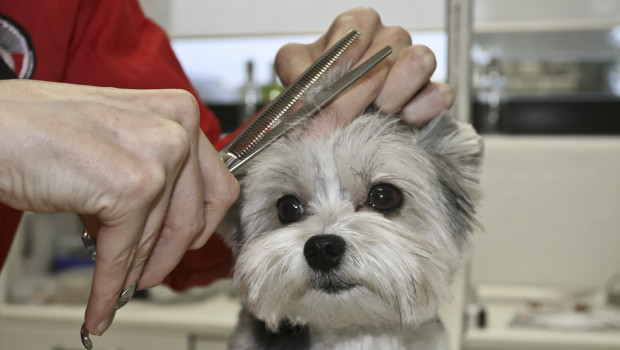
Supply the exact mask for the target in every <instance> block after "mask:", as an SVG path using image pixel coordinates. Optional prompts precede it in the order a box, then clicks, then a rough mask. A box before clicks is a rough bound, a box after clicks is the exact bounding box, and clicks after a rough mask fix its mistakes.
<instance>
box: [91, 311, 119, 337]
mask: <svg viewBox="0 0 620 350" xmlns="http://www.w3.org/2000/svg"><path fill="white" fill-rule="evenodd" d="M113 319H114V314H112V315H110V316H109V317H107V318H105V319H104V320H103V321H101V322H99V324H98V325H97V327H95V330H94V332H93V333H92V334H94V335H98V336H101V335H103V333H104V332H105V331H106V330H107V329H108V328H109V327H110V325H111V324H112V320H113Z"/></svg>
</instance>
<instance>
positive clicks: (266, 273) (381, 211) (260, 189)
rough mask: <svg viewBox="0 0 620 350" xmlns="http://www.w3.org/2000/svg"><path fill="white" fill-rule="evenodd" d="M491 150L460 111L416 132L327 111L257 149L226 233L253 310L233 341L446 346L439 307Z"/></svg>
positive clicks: (372, 116)
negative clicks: (346, 119)
mask: <svg viewBox="0 0 620 350" xmlns="http://www.w3.org/2000/svg"><path fill="white" fill-rule="evenodd" d="M482 148H483V147H482V141H481V138H480V137H479V136H478V135H477V134H476V132H475V131H474V130H473V128H472V127H471V126H469V125H466V124H462V123H457V122H455V121H453V120H452V119H451V118H450V117H448V116H442V117H438V118H435V119H434V120H432V121H431V122H430V123H429V124H428V125H427V126H426V127H424V128H423V129H422V130H421V131H417V130H415V129H413V128H411V127H409V126H406V125H404V124H402V123H401V122H400V120H399V119H398V117H397V116H387V115H383V114H381V113H379V112H367V113H364V114H362V115H360V116H359V117H357V118H356V119H354V120H353V121H352V122H350V123H348V124H346V125H342V123H340V122H338V118H334V117H333V116H330V115H327V114H320V115H317V116H315V117H314V118H313V119H311V120H309V121H308V122H307V123H306V124H305V125H304V126H302V127H298V128H296V129H295V130H294V131H293V132H292V133H289V134H288V135H287V136H286V137H284V138H282V139H281V140H279V141H278V142H276V143H275V144H274V145H273V146H271V147H270V148H269V149H267V150H266V151H265V152H263V153H262V154H261V155H259V156H257V157H256V158H255V159H254V160H253V161H251V163H250V164H249V165H248V167H247V173H246V174H245V175H244V176H243V177H242V178H241V179H240V181H241V185H242V194H241V197H240V200H239V203H238V205H237V206H236V208H235V209H233V210H232V211H231V212H230V213H229V218H228V220H229V221H228V224H226V225H224V227H223V229H222V231H224V233H223V236H224V237H225V238H226V240H227V241H228V243H229V244H230V245H231V247H232V248H233V252H234V254H235V257H236V265H235V271H234V281H235V286H236V288H237V289H238V290H239V293H240V296H241V300H242V304H243V311H242V312H241V314H240V320H239V324H238V325H237V328H236V330H235V332H234V334H233V336H232V339H231V342H230V349H235V350H236V349H253V350H255V349H424V350H428V349H445V348H447V346H448V345H447V337H446V333H445V331H444V329H443V326H442V324H441V322H440V321H439V320H438V318H437V311H438V309H439V307H440V305H441V304H442V303H443V302H444V301H445V300H447V299H449V298H450V284H451V281H452V277H453V274H454V272H455V271H456V270H457V269H459V267H460V265H461V255H462V250H463V248H464V246H465V245H466V244H467V243H468V241H469V236H470V233H471V230H472V226H473V225H474V219H473V215H474V211H475V204H476V202H477V200H478V198H479V197H480V190H479V186H478V184H479V175H480V166H481V161H482V153H483V152H482ZM231 222H232V223H233V224H232V225H230V224H231ZM227 225H230V226H228V227H234V228H232V229H226V226H227Z"/></svg>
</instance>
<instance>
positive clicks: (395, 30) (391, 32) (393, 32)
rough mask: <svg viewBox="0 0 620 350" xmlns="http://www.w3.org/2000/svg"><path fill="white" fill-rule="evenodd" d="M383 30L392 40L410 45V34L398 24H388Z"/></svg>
mask: <svg viewBox="0 0 620 350" xmlns="http://www.w3.org/2000/svg"><path fill="white" fill-rule="evenodd" d="M385 32H386V34H387V36H388V37H389V38H390V39H391V40H393V41H394V42H397V43H404V44H406V45H411V34H409V32H408V31H407V30H406V29H405V28H403V27H400V26H390V27H385Z"/></svg>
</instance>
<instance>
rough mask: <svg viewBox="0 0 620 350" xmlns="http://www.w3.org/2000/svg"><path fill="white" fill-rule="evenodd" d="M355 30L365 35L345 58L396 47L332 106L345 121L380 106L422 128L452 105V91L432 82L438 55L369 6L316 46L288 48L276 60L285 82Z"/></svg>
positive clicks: (343, 19) (337, 24) (341, 20)
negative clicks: (372, 104)
mask: <svg viewBox="0 0 620 350" xmlns="http://www.w3.org/2000/svg"><path fill="white" fill-rule="evenodd" d="M352 29H357V30H359V31H360V32H361V33H362V35H361V36H360V37H359V38H358V39H357V40H356V42H355V43H354V44H353V45H352V46H351V48H350V49H349V50H348V51H347V52H346V53H345V56H344V59H346V60H349V61H352V62H357V63H359V62H362V61H363V60H365V59H366V58H368V57H370V56H372V55H373V54H374V53H376V52H377V51H379V50H380V49H382V48H383V47H385V46H386V45H390V46H392V49H393V53H392V54H391V55H390V56H389V57H388V58H387V59H386V60H385V61H383V62H382V63H381V64H380V65H379V66H378V67H376V68H375V69H374V71H373V73H372V74H371V75H369V76H368V77H365V79H364V80H363V81H361V82H360V83H358V84H356V85H355V86H354V87H353V88H351V89H349V90H348V91H347V92H346V93H345V94H343V95H342V96H341V97H339V98H338V100H337V101H335V102H334V103H333V104H331V105H330V106H329V107H327V108H331V109H333V110H334V111H336V112H337V113H339V115H342V116H343V117H344V118H347V117H348V118H353V117H355V116H356V115H357V114H359V112H361V111H362V110H363V109H364V108H365V107H366V106H368V105H370V104H371V103H374V104H375V106H376V107H379V108H381V109H382V110H383V111H385V112H388V113H393V112H400V113H401V116H402V118H403V119H404V120H405V122H407V123H409V124H412V125H420V124H423V123H425V122H426V121H428V120H429V119H431V118H433V117H436V116H437V115H438V114H440V113H441V112H442V111H444V110H447V109H449V108H450V107H451V106H452V103H453V102H454V91H453V90H452V88H451V87H450V86H448V85H447V84H445V83H438V82H430V80H429V79H430V77H431V75H432V74H433V72H434V71H435V68H436V61H435V56H434V54H433V53H432V51H430V50H429V49H428V48H427V47H425V46H422V45H412V44H411V43H412V40H411V37H410V35H409V33H408V32H407V31H405V30H404V29H403V28H401V27H387V26H384V25H383V24H382V23H381V18H380V17H379V14H377V12H375V11H374V10H372V9H370V8H367V7H360V8H356V9H353V10H351V11H347V12H344V13H343V14H341V15H340V16H338V17H337V18H336V19H335V20H334V22H333V23H332V25H331V27H330V28H329V30H328V31H327V33H325V34H324V35H323V36H322V37H321V38H320V39H318V40H317V41H316V42H314V43H312V44H309V45H301V44H289V45H287V46H285V47H283V48H282V49H281V50H280V52H279V53H278V55H277V57H276V70H277V72H278V75H279V76H280V79H281V80H282V82H283V83H284V84H285V85H288V84H290V83H291V82H292V81H294V79H295V78H296V77H297V76H298V75H299V74H301V73H302V72H303V71H304V70H305V69H306V68H307V67H308V66H309V65H310V64H312V62H314V60H316V59H317V58H318V57H320V56H321V55H322V54H323V53H324V52H325V51H326V50H327V49H328V48H329V47H331V46H332V45H333V44H335V43H336V42H337V41H338V40H339V39H340V38H341V37H342V36H344V35H345V34H346V33H347V32H348V31H350V30H352Z"/></svg>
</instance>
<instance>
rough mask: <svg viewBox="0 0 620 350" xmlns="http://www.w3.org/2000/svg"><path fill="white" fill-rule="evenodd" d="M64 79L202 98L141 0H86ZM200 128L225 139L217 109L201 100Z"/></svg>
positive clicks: (78, 20) (211, 135)
mask: <svg viewBox="0 0 620 350" xmlns="http://www.w3.org/2000/svg"><path fill="white" fill-rule="evenodd" d="M66 67H67V70H66V73H65V81H66V82H69V83H76V84H86V85H96V86H114V87H122V88H131V89H158V88H162V89H163V88H166V89H168V88H177V89H184V90H187V91H189V92H191V93H192V94H194V96H195V97H196V99H197V100H198V101H200V99H199V97H198V94H197V93H196V91H195V90H194V88H193V87H192V86H191V84H190V82H189V80H188V79H187V77H186V76H185V74H184V72H183V69H182V68H181V65H180V64H179V62H178V60H177V58H176V57H175V55H174V52H173V51H172V48H171V46H170V41H169V39H168V37H167V35H166V33H165V32H164V31H163V30H162V29H161V28H160V27H159V26H157V25H156V24H155V23H154V22H153V21H151V20H149V19H148V18H146V17H145V16H144V14H143V13H142V10H141V9H140V6H139V4H138V3H137V1H133V0H132V1H127V0H105V1H81V2H80V5H79V7H78V10H77V14H76V22H75V28H74V31H73V40H72V42H71V45H70V47H69V53H68V60H67V63H66ZM200 111H201V124H200V125H201V127H202V129H203V131H204V132H205V134H206V135H207V137H208V138H209V140H210V141H211V142H215V141H217V140H218V138H219V137H220V133H221V130H220V125H219V122H218V121H217V119H216V118H215V116H214V115H213V113H212V112H211V111H210V110H209V109H207V107H205V105H204V104H202V103H200Z"/></svg>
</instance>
